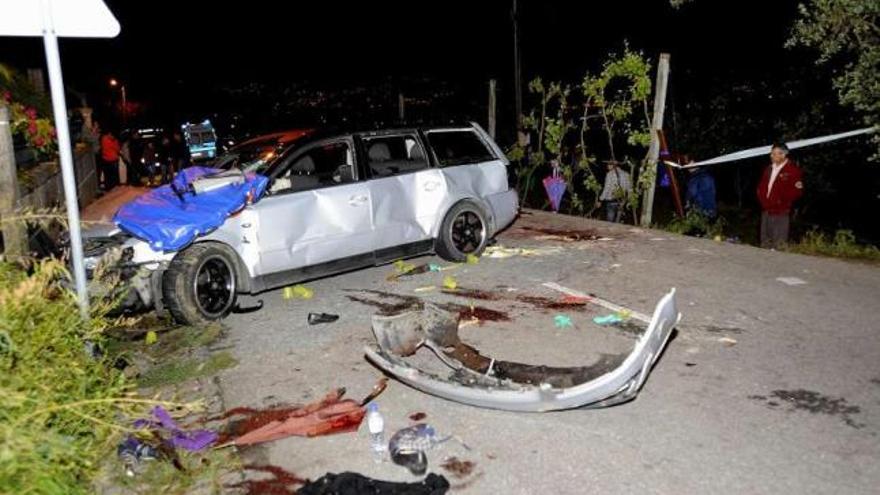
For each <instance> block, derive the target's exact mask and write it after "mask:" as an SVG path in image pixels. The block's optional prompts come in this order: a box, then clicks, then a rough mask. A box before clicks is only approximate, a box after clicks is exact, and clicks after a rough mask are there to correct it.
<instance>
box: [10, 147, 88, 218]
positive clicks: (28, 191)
mask: <svg viewBox="0 0 880 495" xmlns="http://www.w3.org/2000/svg"><path fill="white" fill-rule="evenodd" d="M73 168H74V171H75V172H76V183H77V193H78V196H79V206H80V208H81V209H82V208H84V207H85V206H87V205H88V204H89V203H91V202H92V201H94V200H95V198H96V197H97V193H98V176H97V173H96V167H95V154H94V153H93V152H92V151H91V150H90V149H83V150H78V151H76V152H75V153H74V157H73ZM28 176H29V177H30V178H31V180H30V181H28V182H29V183H22V181H21V180H19V185H18V187H19V195H18V197H19V199H18V202H17V207H18V208H23V207H30V208H38V209H42V208H50V207H54V206H64V186H63V184H62V180H61V167H60V166H59V164H58V163H57V162H46V163H41V164H39V165H37V166H36V167H34V168H33V169H31V170H30V171H29V172H28ZM20 179H21V178H20Z"/></svg>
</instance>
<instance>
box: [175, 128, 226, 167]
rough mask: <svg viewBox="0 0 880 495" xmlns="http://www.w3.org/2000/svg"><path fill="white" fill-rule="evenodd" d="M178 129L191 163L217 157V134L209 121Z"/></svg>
mask: <svg viewBox="0 0 880 495" xmlns="http://www.w3.org/2000/svg"><path fill="white" fill-rule="evenodd" d="M180 129H181V130H182V131H183V138H184V140H186V146H187V148H188V149H189V156H190V158H192V161H194V162H195V161H200V160H213V159H214V158H215V157H216V156H217V134H216V133H215V132H214V126H213V125H211V121H210V120H208V119H205V120H204V121H203V122H201V123H199V124H190V123H186V124H183V125H182V126H180Z"/></svg>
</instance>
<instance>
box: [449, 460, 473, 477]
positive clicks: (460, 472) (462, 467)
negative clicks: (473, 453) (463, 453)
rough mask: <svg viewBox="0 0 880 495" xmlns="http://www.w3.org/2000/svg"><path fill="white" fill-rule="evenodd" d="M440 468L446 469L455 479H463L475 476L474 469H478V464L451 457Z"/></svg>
mask: <svg viewBox="0 0 880 495" xmlns="http://www.w3.org/2000/svg"><path fill="white" fill-rule="evenodd" d="M440 467H442V468H443V469H445V470H446V471H447V472H448V473H449V474H450V475H451V476H452V477H453V478H457V479H462V478H467V477H468V476H470V475H471V474H473V472H474V469H475V468H476V467H477V463H475V462H473V461H464V460H461V459H459V458H458V457H450V458H448V459H446V460H445V461H443V464H440Z"/></svg>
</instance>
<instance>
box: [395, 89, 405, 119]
mask: <svg viewBox="0 0 880 495" xmlns="http://www.w3.org/2000/svg"><path fill="white" fill-rule="evenodd" d="M405 105H406V98H404V97H403V93H397V117H398V118H399V119H400V122H404V121H405V120H406V108H405Z"/></svg>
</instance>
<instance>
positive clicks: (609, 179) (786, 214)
mask: <svg viewBox="0 0 880 495" xmlns="http://www.w3.org/2000/svg"><path fill="white" fill-rule="evenodd" d="M788 155H789V149H788V147H787V146H786V145H785V144H784V143H777V144H774V145H773V146H772V148H771V151H770V165H769V166H768V167H766V168H765V169H764V172H763V175H762V176H761V180H760V181H759V182H758V189H757V196H758V202H759V203H760V204H761V232H760V239H761V247H764V248H770V249H778V248H780V247H781V246H782V245H783V244H785V243H786V242H788V235H789V224H790V217H791V210H792V207H793V205H794V202H795V201H797V200H798V199H799V198H800V197H801V195H802V194H803V189H804V185H803V174H802V172H801V169H800V168H799V167H798V166H797V164H795V163H794V161H793V160H791V159H790V158H789V156H788ZM688 171H689V175H690V176H689V177H688V182H687V192H686V194H685V198H686V204H687V207H688V209H689V210H692V211H697V212H699V213H700V214H702V215H704V216H705V217H707V218H708V219H709V220H714V219H715V218H716V217H717V215H718V209H717V205H716V202H715V179H714V178H713V177H712V175H711V174H710V173H709V171H708V170H707V169H706V167H694V168H689V169H688ZM631 193H632V179H631V178H630V175H629V173H628V172H627V171H626V170H623V169H621V168H620V167H619V166H618V164H617V162H613V161H610V162H607V173H606V174H605V183H604V187H603V188H602V192H601V193H600V194H599V198H598V202H600V203H602V204H604V207H605V219H606V220H607V221H609V222H620V221H621V218H622V216H623V212H624V206H625V204H626V200H627V198H628V196H629V195H630V194H631Z"/></svg>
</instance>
